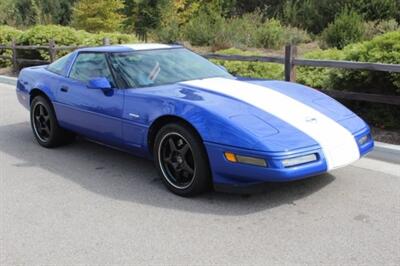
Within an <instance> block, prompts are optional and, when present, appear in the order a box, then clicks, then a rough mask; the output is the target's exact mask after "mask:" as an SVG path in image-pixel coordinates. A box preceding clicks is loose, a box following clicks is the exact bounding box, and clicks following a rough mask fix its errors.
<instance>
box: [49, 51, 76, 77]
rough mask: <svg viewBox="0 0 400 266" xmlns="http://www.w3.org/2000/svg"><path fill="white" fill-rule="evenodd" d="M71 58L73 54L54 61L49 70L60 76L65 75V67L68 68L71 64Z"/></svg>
mask: <svg viewBox="0 0 400 266" xmlns="http://www.w3.org/2000/svg"><path fill="white" fill-rule="evenodd" d="M70 57H71V54H67V55H65V56H63V57H61V58H60V59H58V60H56V61H54V62H53V63H51V64H50V65H49V66H48V67H47V70H49V71H51V72H53V73H56V74H58V75H63V76H64V75H65V72H66V69H65V67H66V66H67V63H68V62H69V59H70Z"/></svg>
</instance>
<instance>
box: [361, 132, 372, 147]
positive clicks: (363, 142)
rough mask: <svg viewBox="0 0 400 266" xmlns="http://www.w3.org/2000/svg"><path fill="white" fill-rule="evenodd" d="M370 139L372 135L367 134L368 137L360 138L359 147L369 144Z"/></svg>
mask: <svg viewBox="0 0 400 266" xmlns="http://www.w3.org/2000/svg"><path fill="white" fill-rule="evenodd" d="M370 137H371V135H370V134H367V135H365V136H363V137H361V138H359V139H358V145H361V146H362V145H364V144H365V143H367V142H368V141H369V139H370Z"/></svg>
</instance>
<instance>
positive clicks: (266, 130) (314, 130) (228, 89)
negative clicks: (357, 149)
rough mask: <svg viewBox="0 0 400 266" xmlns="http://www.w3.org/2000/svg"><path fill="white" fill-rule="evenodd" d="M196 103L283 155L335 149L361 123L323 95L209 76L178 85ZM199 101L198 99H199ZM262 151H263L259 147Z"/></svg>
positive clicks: (277, 84)
mask: <svg viewBox="0 0 400 266" xmlns="http://www.w3.org/2000/svg"><path fill="white" fill-rule="evenodd" d="M180 86H182V88H185V89H187V90H188V91H190V90H193V91H192V92H191V93H189V96H188V94H187V93H186V97H187V99H195V98H196V97H198V99H197V100H199V102H200V104H202V105H203V106H204V107H205V108H208V109H209V110H210V109H212V110H214V112H216V113H218V114H219V115H221V116H224V117H225V118H226V119H228V120H229V122H230V123H232V124H234V125H235V126H237V127H239V128H241V129H244V130H246V131H247V132H249V133H251V134H252V135H253V136H255V137H256V139H257V140H259V142H258V143H255V147H253V148H255V149H258V147H257V145H258V146H260V144H259V143H262V144H265V145H267V146H268V147H267V149H268V150H269V151H288V150H292V149H300V148H304V147H310V146H315V145H318V144H320V145H321V144H323V145H324V146H325V147H327V146H329V147H338V146H340V145H342V144H343V143H342V142H343V140H344V139H349V138H350V137H349V136H350V135H351V137H352V140H354V138H353V136H352V135H353V134H355V133H356V132H358V131H360V130H362V129H364V128H365V127H366V124H365V123H364V122H363V121H362V120H361V119H360V118H358V117H357V116H356V115H355V114H354V113H353V112H351V111H350V110H349V109H347V108H346V107H344V106H343V105H342V104H340V103H339V102H337V101H336V100H334V99H332V98H330V97H329V96H327V95H325V94H323V93H321V92H319V91H317V90H314V89H311V88H308V87H306V86H302V85H299V84H295V83H289V82H282V81H265V80H264V81H262V80H238V79H237V80H232V79H225V78H211V79H202V80H193V81H187V82H182V83H180ZM200 98H204V100H203V101H201V100H200ZM261 149H265V148H261Z"/></svg>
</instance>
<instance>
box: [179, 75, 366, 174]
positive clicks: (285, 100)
mask: <svg viewBox="0 0 400 266" xmlns="http://www.w3.org/2000/svg"><path fill="white" fill-rule="evenodd" d="M183 84H186V85H189V86H193V87H197V88H201V89H205V90H210V91H214V92H218V93H221V94H224V95H227V96H230V97H233V98H236V99H240V100H241V101H244V102H246V103H248V104H251V105H253V106H255V107H257V108H259V109H262V110H264V111H266V112H268V113H270V114H271V115H274V116H276V117H278V118H279V119H281V120H283V121H284V122H286V123H289V124H290V125H292V126H293V127H295V128H297V129H298V130H300V131H302V132H304V133H305V134H307V135H308V136H309V137H311V138H312V139H314V140H315V141H316V142H317V143H319V145H320V146H321V148H322V151H323V153H324V155H325V159H326V162H327V164H328V170H331V169H335V168H338V167H342V166H345V165H348V164H350V163H352V162H354V161H356V160H358V159H359V158H360V152H359V149H358V145H357V143H356V140H355V138H354V136H353V135H352V134H351V132H349V131H348V130H347V129H346V128H344V127H343V126H342V125H340V124H338V123H337V122H336V121H334V120H333V119H331V118H329V117H327V116H326V115H324V114H322V113H321V112H319V111H317V110H315V109H313V108H311V107H310V106H307V105H305V104H303V103H302V102H300V101H297V100H295V99H293V98H291V97H288V96H286V95H284V94H283V93H280V92H277V91H275V90H273V89H269V88H266V87H263V86H259V85H256V84H251V83H247V82H243V81H238V80H231V79H225V78H211V79H204V80H193V81H187V82H183ZM282 141H284V140H282Z"/></svg>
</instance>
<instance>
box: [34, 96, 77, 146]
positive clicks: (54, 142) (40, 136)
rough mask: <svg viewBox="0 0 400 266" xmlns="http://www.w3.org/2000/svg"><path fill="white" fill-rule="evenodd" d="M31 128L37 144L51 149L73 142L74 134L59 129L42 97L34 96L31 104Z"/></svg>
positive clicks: (48, 103) (47, 102)
mask: <svg viewBox="0 0 400 266" xmlns="http://www.w3.org/2000/svg"><path fill="white" fill-rule="evenodd" d="M31 126H32V131H33V134H34V136H35V138H36V140H37V142H38V143H39V144H40V145H41V146H43V147H46V148H53V147H57V146H60V145H62V144H66V143H68V142H70V141H71V140H73V138H74V134H73V133H71V132H69V131H67V130H65V129H63V128H61V127H60V126H59V125H58V121H57V118H56V116H55V112H54V109H53V106H52V105H51V103H50V102H49V101H48V100H47V99H46V98H45V97H43V96H41V95H39V96H36V97H35V98H34V99H33V100H32V103H31Z"/></svg>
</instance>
